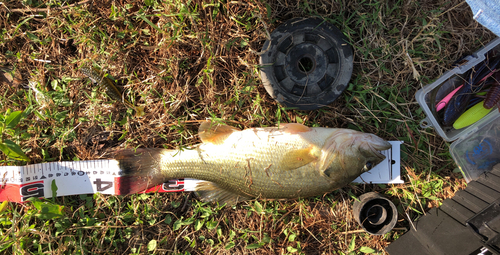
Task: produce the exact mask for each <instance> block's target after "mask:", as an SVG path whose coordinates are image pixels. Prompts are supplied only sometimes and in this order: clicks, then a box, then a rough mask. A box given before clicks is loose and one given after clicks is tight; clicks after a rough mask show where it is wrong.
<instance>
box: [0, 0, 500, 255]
mask: <svg viewBox="0 0 500 255" xmlns="http://www.w3.org/2000/svg"><path fill="white" fill-rule="evenodd" d="M68 4H74V5H71V6H69V7H68ZM6 8H8V9H9V10H10V12H9V11H6V10H7V9H6ZM34 8H41V10H34ZM48 8H50V10H48ZM0 10H1V12H0V22H1V23H2V25H1V26H0V33H1V36H0V52H1V53H2V54H0V68H1V70H2V72H10V74H11V76H12V79H11V80H10V81H7V80H2V83H1V85H0V113H2V116H7V114H8V113H10V112H15V111H23V115H22V119H20V120H19V123H18V125H17V126H12V125H11V126H10V129H9V130H10V131H8V133H4V134H2V137H4V138H8V139H11V140H12V141H13V142H15V143H16V144H18V145H20V147H21V148H22V149H23V151H24V153H26V155H27V156H28V157H29V163H30V164H32V163H41V162H50V161H57V160H89V159H99V158H105V157H107V155H109V153H110V152H112V151H114V150H116V149H120V148H124V147H128V148H133V147H166V148H175V147H177V146H189V145H193V144H196V143H198V142H200V141H199V138H198V137H197V135H196V134H197V127H198V125H197V123H198V122H199V121H200V120H204V119H206V118H212V119H217V120H224V121H226V122H228V123H231V124H232V125H235V126H238V127H240V128H247V127H258V126H275V125H276V124H277V123H280V122H298V123H304V124H305V125H308V126H325V127H342V128H353V129H356V130H362V131H365V132H371V133H375V134H377V135H379V136H381V137H383V138H386V139H387V140H402V141H404V142H405V143H404V145H403V146H402V161H403V162H402V174H403V178H404V179H405V184H403V185H394V186H392V185H358V186H353V185H350V186H347V187H345V188H343V189H340V190H337V191H335V192H332V193H329V194H325V195H324V196H320V197H315V198H309V199H301V200H298V201H250V202H246V203H240V204H238V205H236V206H233V207H229V206H219V205H214V204H204V203H201V202H199V200H198V199H197V198H195V197H194V196H193V195H191V194H189V193H178V194H167V195H164V194H163V195H160V194H141V195H131V196H125V197H121V196H107V195H100V194H96V195H80V196H68V197H61V198H55V199H50V200H43V201H41V202H40V201H35V202H33V203H26V204H9V205H8V206H7V208H6V209H5V210H4V211H2V212H0V251H2V252H3V253H4V254H28V253H30V254H38V253H54V254H112V253H115V254H167V253H168V254H209V253H217V254H219V253H221V254H243V253H251V254H269V253H279V254H366V253H373V254H377V253H378V254H384V250H383V249H384V247H386V246H387V245H388V244H389V243H391V242H392V241H393V240H396V239H397V238H398V237H399V236H401V235H402V234H403V233H404V232H405V230H407V229H409V228H410V227H411V224H410V222H409V220H414V219H417V218H418V217H420V216H421V215H423V214H425V212H426V211H427V210H428V209H429V208H431V207H436V206H439V204H440V201H442V200H443V199H444V198H447V197H451V196H452V195H453V194H454V192H456V191H457V190H459V189H462V188H463V187H464V186H465V182H464V181H463V179H462V177H461V175H460V174H459V173H455V172H454V171H453V170H454V168H455V165H454V163H453V161H452V159H451V158H450V157H449V153H448V145H449V144H447V143H445V142H444V141H443V140H442V139H441V138H440V137H438V136H437V135H436V134H435V133H434V132H433V131H432V130H422V129H420V127H419V126H418V123H419V121H420V120H421V119H422V118H424V114H423V113H422V111H421V110H420V109H419V107H418V104H417V103H416V101H415V99H414V94H415V92H416V91H417V90H418V89H420V88H421V87H422V86H424V85H426V84H428V83H430V82H431V81H433V80H435V79H436V78H438V77H439V76H440V75H442V73H443V72H444V71H446V70H447V69H448V68H449V67H450V64H451V63H453V62H454V61H455V60H457V59H459V58H460V57H462V56H465V55H468V54H470V53H472V52H474V51H475V50H477V49H478V48H479V47H481V46H482V45H484V44H486V43H487V42H489V41H490V40H491V39H492V38H494V36H493V35H492V33H490V32H489V31H488V30H486V29H484V28H483V27H481V26H480V25H479V24H478V23H476V22H475V21H473V19H472V14H471V12H470V9H469V7H468V6H467V4H466V3H465V1H460V0H451V1H444V0H440V1H397V0H394V1H376V0H354V1H345V0H337V1H301V2H297V1H288V0H282V1H275V0H269V1H220V2H219V1H214V0H191V1H176V0H167V1H161V2H160V1H153V0H145V1H128V2H127V1H107V2H101V1H93V2H92V1H85V3H84V4H76V1H62V0H51V1H46V2H44V1H35V0H33V1H21V2H18V1H4V2H3V4H2V5H1V6H0ZM309 16H320V17H323V18H324V19H326V20H327V21H329V22H331V23H333V24H334V25H336V26H337V27H339V28H340V29H341V30H342V31H343V32H344V34H345V35H346V36H347V38H348V39H349V42H350V43H351V45H352V47H353V49H354V52H355V57H354V61H355V63H354V72H353V76H352V79H351V82H350V84H349V87H348V89H347V90H346V91H345V92H344V94H343V96H342V97H341V98H339V99H338V100H337V101H336V102H334V103H333V104H331V105H329V106H327V107H325V108H323V109H320V110H317V111H311V112H302V111H296V110H291V109H286V108H283V107H282V106H280V105H278V104H277V103H276V102H275V101H274V100H273V99H272V98H270V97H269V96H268V94H267V93H266V91H265V89H264V88H263V86H262V84H261V81H260V78H259V70H258V55H256V54H255V53H256V52H259V51H260V50H261V48H262V45H263V43H264V41H265V40H266V36H267V34H268V33H269V32H271V31H272V30H273V29H274V28H276V27H277V26H278V25H279V24H281V23H283V22H284V21H286V20H287V19H289V18H293V17H309ZM86 62H92V63H93V64H94V65H95V66H97V67H100V68H101V69H102V70H103V71H104V72H106V73H108V74H109V75H110V78H112V79H114V80H115V81H116V82H117V84H118V85H119V86H121V87H122V88H123V89H124V90H125V91H126V93H125V97H126V99H127V100H128V101H130V102H132V103H133V104H134V105H143V106H145V113H146V114H145V116H143V117H142V118H139V117H136V116H135V113H134V111H133V110H132V109H128V108H127V107H126V106H124V105H123V104H122V103H120V102H116V101H115V100H113V99H111V98H110V97H109V96H107V95H106V93H105V92H104V88H101V87H96V86H94V85H92V83H91V82H90V81H89V80H88V79H87V78H85V77H84V76H83V75H82V74H81V73H80V72H79V71H78V68H79V67H80V66H81V65H83V64H84V63H86ZM9 109H10V110H9ZM0 163H1V164H3V165H19V164H23V162H21V161H15V160H13V159H11V158H7V157H6V156H5V155H4V154H0ZM369 191H377V192H380V193H382V194H385V195H386V196H387V197H389V198H390V199H391V200H392V201H393V202H394V203H395V204H396V206H397V207H398V210H399V222H398V224H397V225H396V229H395V230H394V231H391V232H389V233H388V234H386V235H383V236H370V235H369V234H367V233H364V232H363V231H360V227H359V225H358V224H357V223H356V222H355V221H354V219H353V216H352V212H351V208H352V203H353V201H354V199H355V198H356V197H357V196H359V195H361V194H363V193H365V192H369Z"/></svg>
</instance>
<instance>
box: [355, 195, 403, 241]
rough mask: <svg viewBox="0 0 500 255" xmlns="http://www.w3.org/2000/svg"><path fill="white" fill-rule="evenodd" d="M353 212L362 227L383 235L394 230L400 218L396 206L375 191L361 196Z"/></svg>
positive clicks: (374, 233) (369, 231)
mask: <svg viewBox="0 0 500 255" xmlns="http://www.w3.org/2000/svg"><path fill="white" fill-rule="evenodd" d="M353 213H354V218H355V219H356V221H357V222H358V223H359V225H361V227H362V228H363V229H364V230H365V231H366V232H368V233H370V234H372V235H383V234H385V233H387V232H389V231H391V230H392V228H393V227H394V225H396V222H397V220H398V211H397V210H396V206H394V204H393V203H392V202H391V201H390V200H389V199H387V198H385V197H383V196H381V195H379V194H378V193H375V192H369V193H366V194H363V195H361V196H360V197H359V201H355V202H354V205H353Z"/></svg>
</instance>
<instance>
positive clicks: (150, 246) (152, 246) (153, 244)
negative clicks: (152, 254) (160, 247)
mask: <svg viewBox="0 0 500 255" xmlns="http://www.w3.org/2000/svg"><path fill="white" fill-rule="evenodd" d="M157 243H158V242H157V241H156V240H154V239H153V240H151V241H149V243H148V251H154V250H156V244H157Z"/></svg>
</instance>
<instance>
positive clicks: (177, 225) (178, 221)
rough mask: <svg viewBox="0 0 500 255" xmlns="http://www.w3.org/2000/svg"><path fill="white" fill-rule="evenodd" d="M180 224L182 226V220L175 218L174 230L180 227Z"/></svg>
mask: <svg viewBox="0 0 500 255" xmlns="http://www.w3.org/2000/svg"><path fill="white" fill-rule="evenodd" d="M181 226H182V220H180V219H179V220H176V221H175V222H174V231H176V230H179V229H180V228H181Z"/></svg>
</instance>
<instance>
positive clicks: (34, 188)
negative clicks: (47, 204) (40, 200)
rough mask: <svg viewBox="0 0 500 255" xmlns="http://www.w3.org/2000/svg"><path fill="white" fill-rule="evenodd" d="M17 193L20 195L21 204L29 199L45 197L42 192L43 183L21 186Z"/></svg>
mask: <svg viewBox="0 0 500 255" xmlns="http://www.w3.org/2000/svg"><path fill="white" fill-rule="evenodd" d="M19 192H20V193H21V199H22V201H23V202H24V201H26V199H28V198H30V197H43V196H44V195H45V194H44V192H43V181H38V182H32V183H26V184H22V185H21V189H20V190H19Z"/></svg>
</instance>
